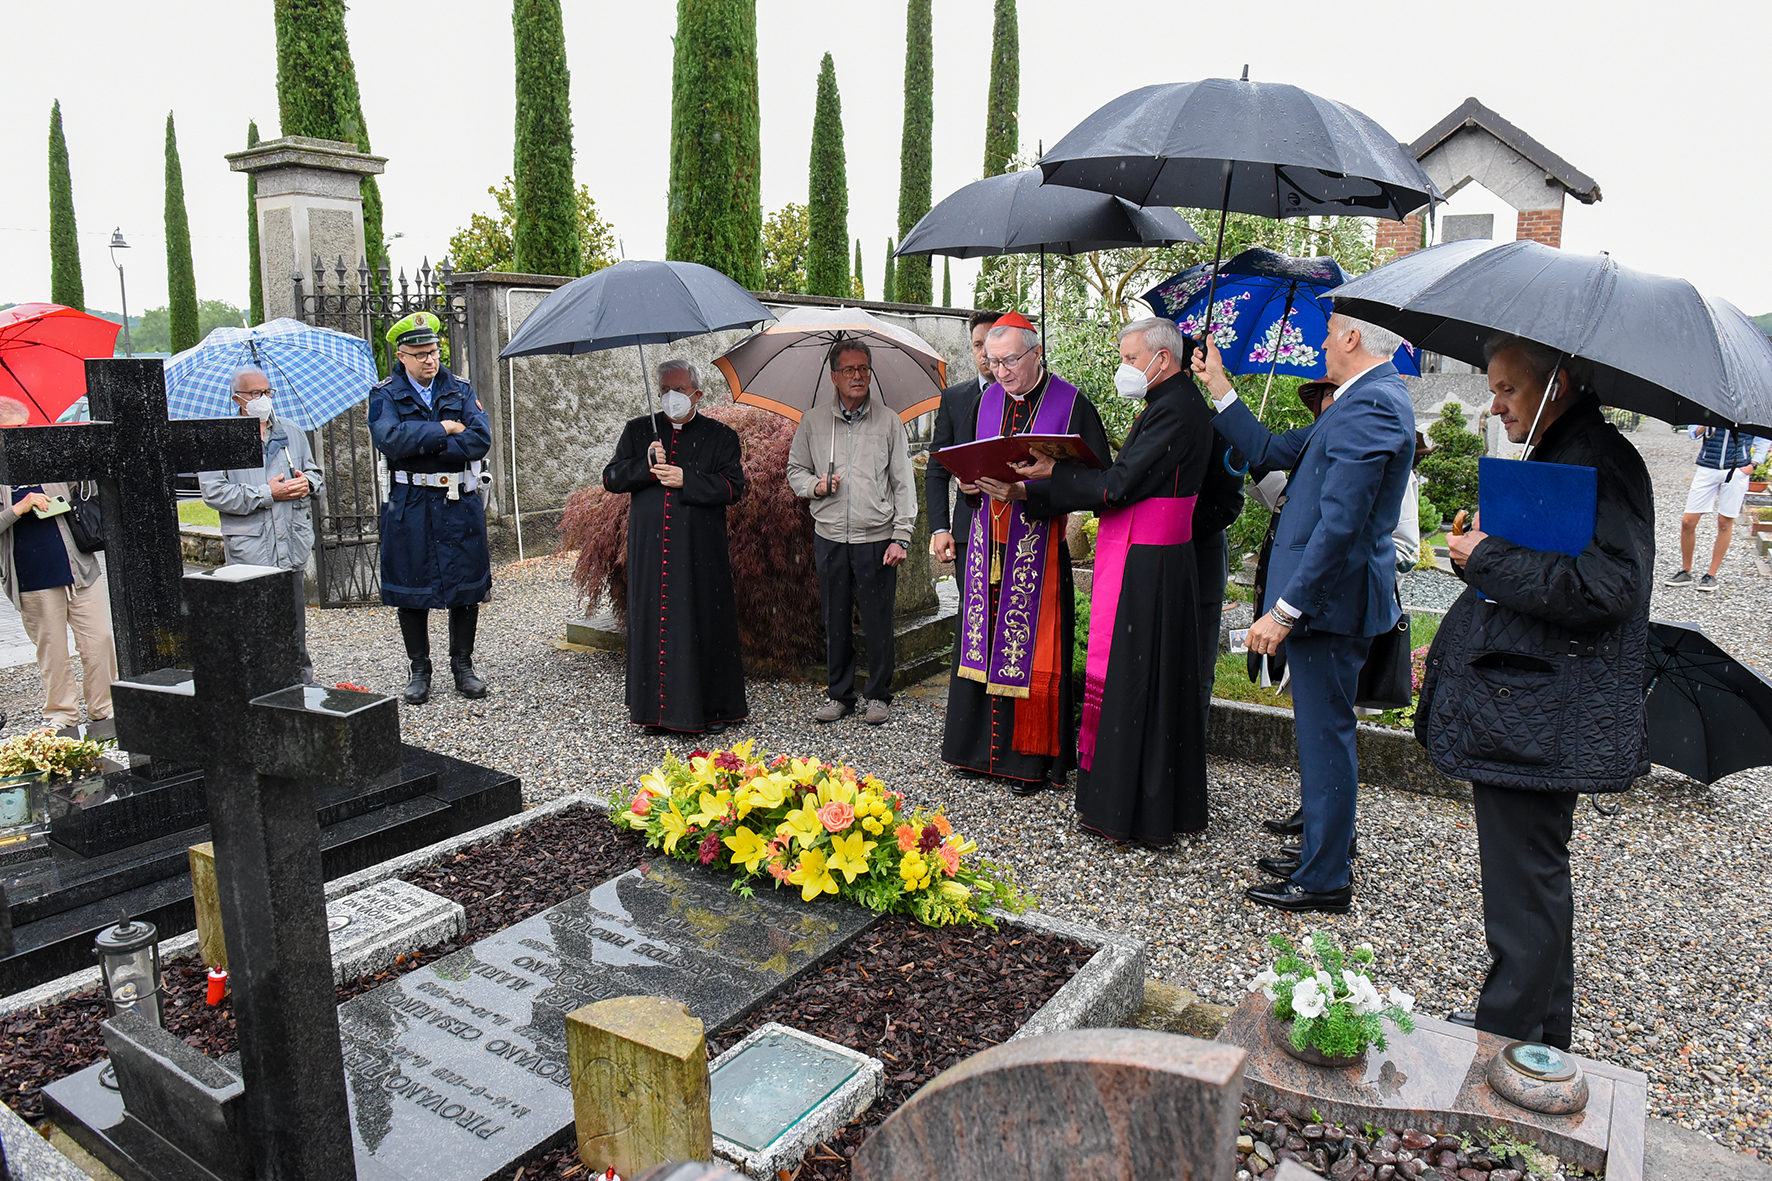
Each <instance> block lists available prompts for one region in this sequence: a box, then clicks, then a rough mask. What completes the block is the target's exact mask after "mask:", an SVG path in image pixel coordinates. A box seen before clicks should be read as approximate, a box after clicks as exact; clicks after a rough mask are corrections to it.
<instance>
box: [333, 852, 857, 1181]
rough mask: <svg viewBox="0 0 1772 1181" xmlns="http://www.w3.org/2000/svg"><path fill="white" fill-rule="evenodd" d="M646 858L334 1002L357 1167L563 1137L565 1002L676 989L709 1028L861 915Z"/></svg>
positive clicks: (469, 1179)
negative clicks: (742, 887)
mask: <svg viewBox="0 0 1772 1181" xmlns="http://www.w3.org/2000/svg"><path fill="white" fill-rule="evenodd" d="M730 885H731V878H730V877H729V876H728V875H725V874H716V873H710V872H708V871H704V870H700V869H697V868H695V867H692V866H686V865H683V864H681V863H678V862H673V861H666V860H662V859H661V860H657V861H653V862H650V863H649V864H648V865H646V866H643V867H641V868H640V869H636V870H632V871H630V872H628V873H625V874H623V875H621V876H620V877H618V878H615V879H613V880H611V881H608V882H605V883H603V884H602V885H601V886H598V887H597V888H595V889H593V890H590V891H588V892H586V893H584V894H580V895H578V896H576V897H574V898H570V899H568V900H567V901H565V902H563V903H561V904H560V905H558V906H555V907H553V908H551V909H549V910H546V911H543V912H542V913H541V914H538V915H535V916H534V917H532V918H529V919H526V920H525V921H523V922H521V923H518V924H516V925H515V926H512V927H508V928H506V929H505V930H503V931H501V932H499V933H498V934H496V935H493V936H491V937H489V938H487V939H484V940H481V941H480V942H479V943H476V944H475V945H474V946H473V947H470V948H466V949H464V950H462V951H460V952H457V953H456V954H454V955H451V956H447V957H445V958H443V959H440V960H437V961H436V962H435V963H432V964H428V965H426V966H425V967H423V968H420V969H418V970H417V971H414V972H411V973H408V974H407V975H405V976H403V977H401V978H400V979H399V980H396V981H393V982H391V983H389V984H386V985H383V986H382V987H381V988H379V989H377V990H375V991H374V992H370V993H366V994H364V995H363V996H360V997H357V998H356V999H354V1000H352V1001H350V1002H348V1003H347V1004H345V1005H344V1006H343V1007H341V1008H340V1009H339V1024H340V1026H341V1028H342V1030H343V1036H344V1042H345V1073H346V1078H347V1081H348V1083H349V1087H350V1097H351V1109H352V1121H353V1124H354V1134H355V1137H356V1144H357V1159H358V1168H359V1172H360V1173H362V1174H363V1175H370V1174H372V1173H373V1174H375V1175H381V1174H386V1173H392V1174H397V1175H400V1176H405V1177H410V1178H412V1179H413V1181H418V1179H420V1178H422V1179H423V1181H484V1179H486V1178H491V1177H494V1176H497V1175H499V1174H500V1173H504V1174H506V1175H508V1174H509V1173H510V1171H511V1170H512V1169H513V1168H514V1167H515V1163H516V1162H517V1161H518V1160H519V1159H521V1158H522V1157H524V1156H525V1155H527V1154H528V1153H530V1152H532V1151H534V1150H535V1149H537V1148H541V1147H545V1146H549V1145H553V1144H557V1143H561V1142H564V1140H565V1139H566V1138H568V1137H570V1136H571V1135H572V1131H573V1121H572V1080H571V1072H570V1068H569V1066H568V1060H567V1052H566V1028H565V1019H566V1014H568V1013H570V1012H572V1011H573V1010H574V1009H577V1008H579V1007H581V1006H583V1005H586V1004H589V1003H591V1002H592V1001H598V1000H606V999H608V998H611V997H621V996H660V997H669V998H671V999H673V1000H678V1001H681V1002H683V1004H684V1005H686V1006H687V1007H688V1009H689V1011H690V1013H692V1014H693V1015H694V1016H696V1017H698V1018H700V1019H701V1020H702V1022H703V1023H704V1024H705V1025H706V1026H707V1028H708V1030H709V1031H710V1032H712V1031H714V1030H717V1029H719V1028H721V1027H723V1026H725V1025H728V1024H730V1023H731V1022H733V1021H735V1020H737V1019H739V1018H741V1017H743V1016H744V1015H745V1014H746V1013H748V1012H749V1011H751V1010H752V1009H753V1008H755V1007H756V1006H757V1005H758V1004H760V1003H761V1002H762V1001H763V1000H764V999H765V998H767V997H768V996H770V995H771V994H772V993H774V992H775V991H776V990H777V989H779V988H780V987H781V986H782V985H783V984H785V983H786V982H788V981H789V980H792V979H793V978H795V977H796V976H798V975H800V974H801V973H802V972H804V971H806V970H807V969H809V968H811V967H812V965H813V964H815V963H816V962H817V961H818V960H819V959H821V958H822V957H823V956H825V955H826V954H828V953H829V952H831V951H833V950H835V949H837V948H839V947H841V946H843V945H844V944H846V943H847V942H848V941H849V940H851V939H853V938H854V937H855V936H857V935H859V934H860V933H861V932H863V931H865V930H866V929H867V928H868V927H870V926H872V925H873V923H874V922H875V920H876V917H877V916H875V915H874V914H873V913H872V912H870V911H866V910H863V909H861V908H859V907H855V906H850V905H847V904H843V903H838V902H834V901H827V902H821V903H819V904H817V905H812V906H808V905H806V904H804V903H802V902H801V901H800V900H799V898H798V897H796V896H793V895H791V894H790V893H788V892H785V891H783V892H777V891H773V890H767V889H765V890H759V891H758V892H757V895H756V896H755V897H754V898H748V899H747V898H742V897H739V896H738V895H736V894H733V893H732V892H731V890H730Z"/></svg>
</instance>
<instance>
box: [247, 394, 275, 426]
mask: <svg viewBox="0 0 1772 1181" xmlns="http://www.w3.org/2000/svg"><path fill="white" fill-rule="evenodd" d="M245 410H246V413H247V414H250V415H251V416H252V417H254V418H256V419H258V420H259V421H260V422H269V421H271V398H270V395H269V394H260V395H259V396H258V397H256V398H253V399H251V400H250V401H248V402H247V403H246V406H245Z"/></svg>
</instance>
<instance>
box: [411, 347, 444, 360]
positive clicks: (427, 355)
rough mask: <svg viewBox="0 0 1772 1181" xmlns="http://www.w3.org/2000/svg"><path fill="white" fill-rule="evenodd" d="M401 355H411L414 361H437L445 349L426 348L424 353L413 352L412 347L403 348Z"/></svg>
mask: <svg viewBox="0 0 1772 1181" xmlns="http://www.w3.org/2000/svg"><path fill="white" fill-rule="evenodd" d="M400 355H401V356H402V357H410V358H412V359H413V360H414V361H435V360H437V359H438V358H440V357H441V356H442V355H443V350H442V349H426V350H425V351H424V352H422V353H415V352H412V351H411V350H410V349H401V350H400Z"/></svg>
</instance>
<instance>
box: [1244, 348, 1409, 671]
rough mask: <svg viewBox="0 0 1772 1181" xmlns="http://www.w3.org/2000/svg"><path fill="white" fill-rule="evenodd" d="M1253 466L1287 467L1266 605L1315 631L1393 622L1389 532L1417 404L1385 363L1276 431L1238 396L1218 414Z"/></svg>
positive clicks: (1405, 480)
mask: <svg viewBox="0 0 1772 1181" xmlns="http://www.w3.org/2000/svg"><path fill="white" fill-rule="evenodd" d="M1212 425H1213V426H1214V427H1216V428H1217V429H1218V433H1219V434H1221V435H1223V436H1224V437H1225V438H1226V439H1227V440H1229V441H1230V442H1231V444H1232V445H1233V446H1235V447H1236V448H1237V450H1239V451H1241V452H1242V453H1243V454H1244V455H1245V456H1247V457H1248V459H1249V465H1250V466H1251V467H1257V468H1262V467H1265V468H1282V469H1285V468H1290V469H1292V482H1291V483H1289V484H1288V485H1287V486H1286V503H1285V505H1284V506H1283V507H1282V508H1281V510H1280V524H1279V528H1278V529H1277V530H1276V531H1275V533H1274V549H1273V556H1272V557H1271V558H1270V559H1269V560H1268V577H1267V602H1265V603H1263V604H1262V605H1261V606H1262V610H1263V611H1266V610H1268V609H1269V608H1271V607H1272V606H1273V605H1274V603H1275V602H1276V601H1278V600H1280V599H1284V600H1286V602H1287V604H1288V605H1290V606H1291V607H1293V608H1294V609H1295V610H1297V611H1298V612H1299V614H1300V617H1301V619H1302V622H1303V623H1304V625H1305V626H1308V627H1309V628H1311V629H1312V630H1313V631H1323V632H1333V633H1335V634H1337V635H1345V636H1375V635H1377V634H1378V633H1380V632H1383V631H1388V630H1389V629H1390V628H1392V627H1394V626H1395V625H1396V622H1397V617H1398V615H1399V613H1400V608H1398V606H1397V602H1396V585H1397V551H1396V547H1395V545H1393V544H1392V542H1391V533H1392V531H1394V530H1395V529H1396V527H1397V517H1398V515H1399V513H1400V512H1401V509H1402V505H1403V493H1404V491H1405V490H1406V489H1407V487H1408V484H1409V469H1410V466H1411V465H1412V463H1413V462H1414V459H1415V409H1414V407H1413V406H1412V405H1410V402H1409V391H1408V389H1407V387H1405V386H1404V385H1403V379H1402V378H1401V377H1399V376H1397V370H1396V367H1395V366H1394V365H1392V364H1391V363H1390V362H1389V361H1386V362H1383V363H1382V364H1379V365H1377V366H1375V367H1374V368H1372V369H1368V370H1367V371H1366V372H1365V373H1362V374H1361V375H1360V376H1359V377H1357V378H1355V379H1354V381H1353V382H1352V383H1350V384H1349V386H1348V387H1347V392H1346V393H1345V394H1342V395H1340V396H1338V397H1337V398H1336V399H1335V401H1334V403H1333V404H1332V405H1330V407H1329V408H1328V409H1327V410H1325V411H1324V412H1323V416H1322V417H1321V418H1319V419H1318V420H1317V421H1316V422H1315V423H1314V424H1313V425H1311V426H1306V427H1299V428H1298V429H1297V430H1291V431H1287V432H1286V433H1285V434H1283V435H1276V434H1273V433H1272V432H1271V431H1269V430H1268V429H1267V428H1266V427H1264V426H1262V425H1261V422H1260V421H1259V420H1258V419H1257V418H1256V417H1255V415H1254V414H1252V413H1251V412H1250V410H1249V408H1248V407H1247V406H1245V405H1244V404H1243V402H1242V400H1241V399H1239V400H1238V401H1236V402H1233V403H1231V404H1230V405H1229V406H1227V407H1225V409H1224V411H1223V413H1221V414H1219V415H1218V416H1217V417H1216V418H1214V419H1213V420H1212Z"/></svg>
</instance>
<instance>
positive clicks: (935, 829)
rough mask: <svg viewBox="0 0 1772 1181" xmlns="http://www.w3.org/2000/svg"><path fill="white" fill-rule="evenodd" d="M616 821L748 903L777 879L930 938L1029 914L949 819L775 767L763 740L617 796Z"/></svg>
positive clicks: (841, 781) (780, 761)
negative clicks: (731, 876) (713, 872)
mask: <svg viewBox="0 0 1772 1181" xmlns="http://www.w3.org/2000/svg"><path fill="white" fill-rule="evenodd" d="M609 816H610V819H611V820H612V821H613V822H614V824H615V825H616V827H618V828H627V829H632V830H634V831H635V832H641V833H644V834H645V835H646V843H647V844H648V845H650V846H652V847H653V848H655V849H663V850H664V851H665V852H666V853H667V854H669V855H670V856H672V857H675V858H677V859H678V860H681V861H693V862H698V863H700V864H702V865H708V866H713V867H715V868H722V869H731V870H732V871H733V872H734V873H736V874H738V875H740V876H739V878H738V880H737V881H735V882H734V883H733V889H734V890H736V891H737V892H739V893H741V894H744V895H746V896H747V897H748V896H749V895H750V893H751V884H750V883H751V881H752V880H753V879H755V878H760V877H763V876H765V875H767V876H768V877H771V878H774V879H775V885H776V888H778V889H779V888H780V887H781V886H782V884H784V883H786V884H788V885H793V886H798V887H799V888H800V898H801V900H802V901H805V902H812V901H815V900H816V899H818V898H819V897H821V896H822V895H825V894H835V895H837V896H838V897H839V898H842V899H845V900H846V901H849V902H854V903H857V904H859V905H861V906H865V907H867V908H869V909H870V910H875V911H879V912H881V913H882V914H908V915H910V916H911V917H913V918H915V919H916V920H917V921H918V922H920V923H922V924H924V925H925V926H930V927H940V926H946V925H947V924H949V923H962V924H983V925H985V926H995V924H994V923H992V922H991V920H990V918H989V916H988V915H986V914H985V913H984V911H985V910H986V909H987V908H990V907H993V906H994V907H1001V908H1003V909H1006V910H1012V911H1017V912H1019V911H1022V910H1025V909H1026V908H1027V905H1028V900H1027V899H1026V898H1025V897H1024V896H1023V895H1022V894H1021V892H1020V891H1019V890H1017V889H1016V887H1015V882H1014V880H1013V878H1012V877H1011V875H1010V871H1009V869H1008V868H1007V867H1006V866H1001V865H996V864H993V863H991V862H989V861H983V860H979V859H976V858H973V857H972V854H974V853H975V852H977V849H978V846H977V845H976V844H974V843H973V842H971V841H969V840H966V839H965V838H964V837H962V836H961V835H960V834H959V833H956V832H955V831H954V830H953V826H952V825H951V824H949V823H948V820H947V817H945V816H943V815H942V814H941V813H940V812H934V813H929V814H925V813H924V812H923V811H922V810H921V809H918V810H914V811H912V810H910V809H907V807H906V805H905V799H904V796H903V794H901V793H899V792H896V791H892V790H890V789H888V788H887V787H886V785H885V784H883V783H881V782H880V781H879V780H878V779H876V778H874V777H873V776H872V775H862V774H860V773H858V772H857V771H856V770H855V768H853V767H849V766H845V765H844V764H842V763H826V762H822V761H820V760H818V759H798V758H791V757H789V756H787V755H776V756H774V757H771V756H769V755H768V754H767V753H766V752H764V751H763V750H761V749H759V748H757V747H756V746H755V745H754V742H753V741H751V740H746V741H744V742H741V743H739V744H738V745H736V746H734V747H733V748H732V749H730V750H717V751H712V752H703V751H697V752H696V753H695V754H693V755H691V756H690V757H689V758H688V760H687V761H685V760H681V759H678V758H677V756H676V755H675V754H667V755H666V756H665V760H664V762H663V763H661V764H660V765H659V766H657V767H655V768H653V769H652V770H651V771H650V772H648V773H647V774H645V775H642V776H641V777H640V781H639V783H638V784H637V785H635V786H633V787H630V788H625V789H618V790H617V791H616V792H614V793H613V794H612V796H611V799H610V805H609Z"/></svg>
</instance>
